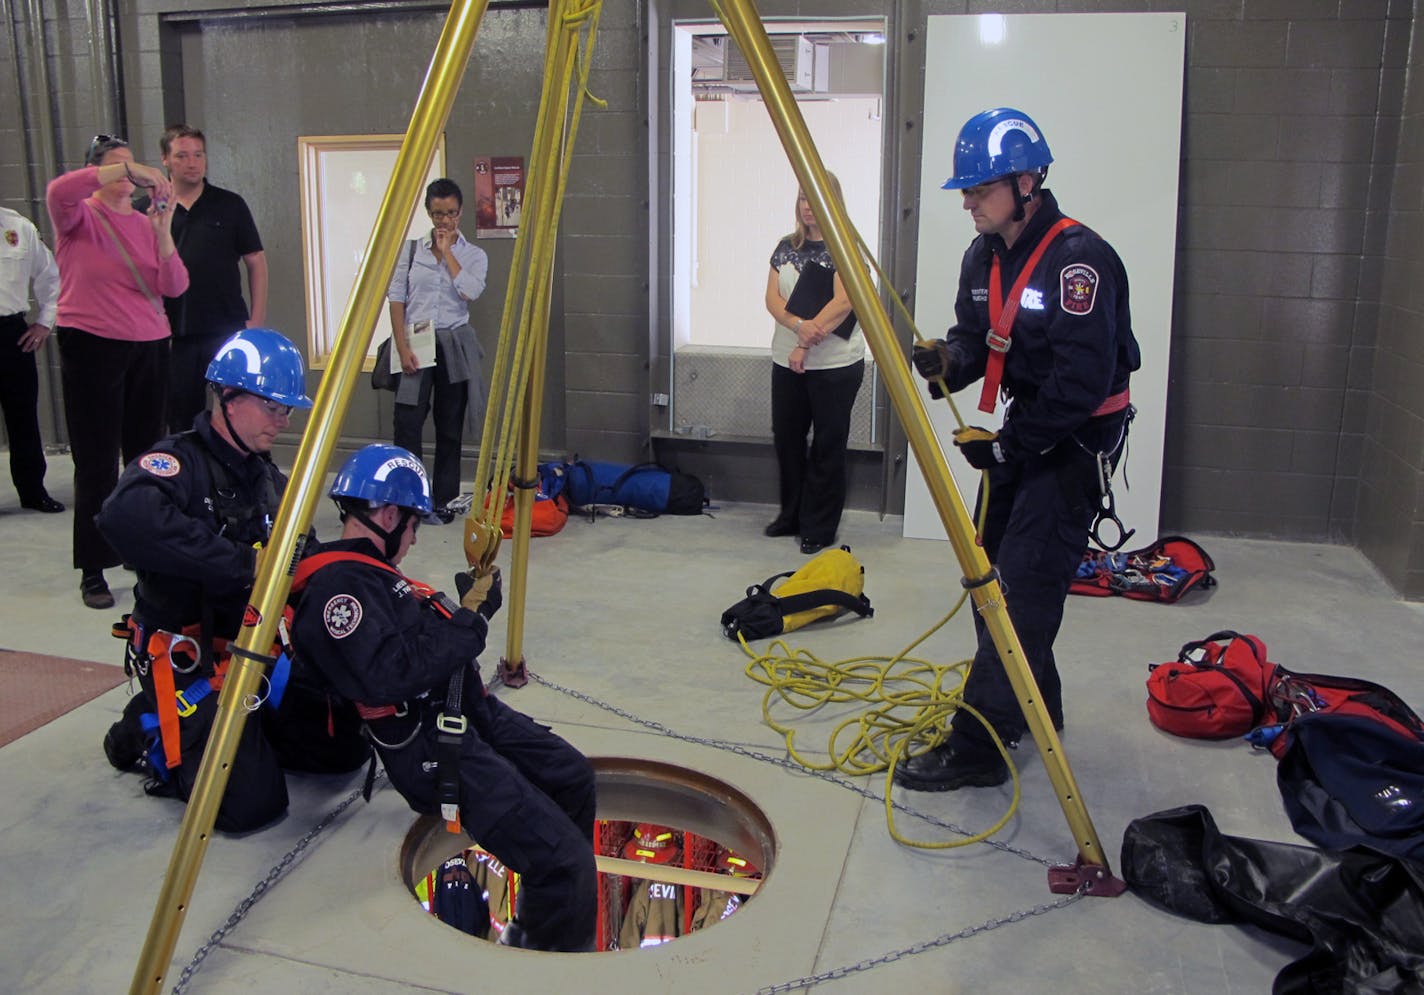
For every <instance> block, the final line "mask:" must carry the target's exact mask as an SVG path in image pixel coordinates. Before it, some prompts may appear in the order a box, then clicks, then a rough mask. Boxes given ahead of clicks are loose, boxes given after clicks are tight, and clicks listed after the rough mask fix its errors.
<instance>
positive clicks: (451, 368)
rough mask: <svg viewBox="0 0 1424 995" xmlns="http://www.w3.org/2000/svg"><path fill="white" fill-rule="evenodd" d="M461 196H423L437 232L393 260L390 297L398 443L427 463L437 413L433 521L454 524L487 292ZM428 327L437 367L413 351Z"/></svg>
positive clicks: (477, 409) (478, 393) (485, 262)
mask: <svg viewBox="0 0 1424 995" xmlns="http://www.w3.org/2000/svg"><path fill="white" fill-rule="evenodd" d="M463 207H464V195H463V194H461V192H460V188H459V186H458V185H457V184H456V183H455V181H454V180H448V179H439V180H436V181H435V182H433V183H431V184H430V186H429V187H428V188H426V191H425V211H426V213H427V214H428V215H429V216H430V221H431V224H432V225H433V226H434V227H433V228H431V230H430V234H429V235H428V236H426V237H424V238H419V239H413V240H411V241H410V242H407V243H406V245H405V249H404V250H403V251H402V252H401V254H400V256H399V257H398V258H397V259H396V269H395V272H394V273H393V274H392V275H391V283H390V287H389V288H388V289H387V291H386V297H387V298H388V299H389V300H390V314H391V341H392V343H393V344H394V346H395V350H394V355H395V356H397V357H399V360H400V366H401V377H400V383H399V385H398V386H397V388H396V399H395V444H396V445H398V446H400V447H401V448H402V449H408V450H410V452H412V453H414V454H415V457H416V458H417V459H421V460H423V459H424V450H423V447H422V445H421V435H422V433H423V431H424V427H425V418H426V415H427V414H429V413H430V409H431V404H432V402H433V403H434V407H435V467H434V471H433V472H432V473H431V475H430V478H431V485H432V487H431V489H432V492H433V500H434V508H435V510H434V511H433V512H432V515H433V517H434V518H435V519H436V520H438V521H441V522H448V521H450V520H451V519H452V518H454V517H455V511H454V510H453V509H451V507H450V503H451V502H452V501H455V500H456V499H457V498H458V497H459V496H460V444H461V437H462V435H463V432H464V427H465V418H466V415H469V417H470V422H471V431H474V430H475V429H476V428H477V427H478V424H479V420H480V417H481V416H482V414H483V412H484V406H485V392H484V371H483V368H482V365H481V360H482V359H483V358H484V352H483V350H482V349H481V348H480V344H479V341H478V340H477V339H476V338H475V330H474V329H473V328H472V327H470V311H469V308H470V301H472V300H474V299H475V298H477V297H479V296H480V294H482V293H484V289H485V275H486V274H487V273H488V271H489V257H488V256H486V255H485V252H484V250H483V249H481V248H479V247H477V246H474V245H471V244H470V243H469V242H467V241H466V240H465V236H463V235H461V234H460V213H461V211H462V210H463ZM425 323H429V324H428V326H427V327H433V329H434V332H435V356H434V364H433V365H430V364H429V359H428V358H427V360H426V361H425V364H424V365H423V364H422V360H421V358H420V357H419V356H417V355H416V353H415V352H414V351H413V350H412V348H411V338H410V333H411V332H412V331H413V330H416V329H417V327H418V326H421V325H424V324H425Z"/></svg>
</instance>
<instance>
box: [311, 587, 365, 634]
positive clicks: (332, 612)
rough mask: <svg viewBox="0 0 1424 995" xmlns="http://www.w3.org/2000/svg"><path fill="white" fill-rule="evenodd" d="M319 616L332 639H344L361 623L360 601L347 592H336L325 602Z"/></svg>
mask: <svg viewBox="0 0 1424 995" xmlns="http://www.w3.org/2000/svg"><path fill="white" fill-rule="evenodd" d="M321 617H322V621H324V622H325V623H326V631H327V632H328V633H330V634H331V638H332V639H345V638H346V637H347V636H349V635H351V633H353V632H355V631H356V626H358V625H360V624H361V602H359V601H357V600H356V599H355V598H353V597H352V596H351V595H349V594H338V595H336V596H335V597H334V598H332V599H331V600H330V601H328V602H327V603H326V607H325V608H323V609H322V611H321Z"/></svg>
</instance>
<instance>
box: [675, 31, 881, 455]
mask: <svg viewBox="0 0 1424 995" xmlns="http://www.w3.org/2000/svg"><path fill="white" fill-rule="evenodd" d="M766 28H767V33H768V35H769V36H770V39H771V43H772V48H773V49H774V51H775V52H776V54H777V57H778V60H779V61H780V63H781V67H782V71H783V72H784V73H785V76H786V79H787V82H788V83H789V84H790V86H791V89H792V92H793V93H794V94H795V95H796V100H797V105H798V108H799V109H800V111H801V114H802V116H803V118H805V121H806V126H807V128H808V129H809V131H810V133H811V137H812V139H813V141H814V142H815V144H816V148H817V149H818V151H819V152H820V155H821V158H822V160H823V162H824V163H825V165H826V168H827V169H828V170H830V171H831V172H833V173H835V174H836V175H837V176H838V177H839V179H840V181H841V186H842V189H843V190H844V193H845V199H846V203H845V207H846V211H847V213H848V215H849V216H850V220H851V222H852V223H853V224H854V225H855V226H856V228H857V229H858V230H859V231H860V234H861V237H862V238H863V239H864V240H865V243H866V244H867V245H869V246H870V247H871V248H872V250H876V249H878V247H879V244H880V225H881V219H880V205H881V201H882V196H881V187H882V164H883V159H882V155H881V150H882V148H883V141H884V133H883V125H884V122H883V120H882V119H883V108H884V87H885V44H884V29H885V24H884V19H883V18H860V19H838V20H826V21H814V22H812V21H773V22H768V23H767V25H766ZM672 63H673V64H672V67H671V68H672V73H671V78H672V79H673V81H674V84H673V93H672V141H671V148H672V164H671V180H672V191H671V192H672V198H671V204H672V211H673V218H672V225H671V232H672V244H671V250H672V254H673V258H672V291H671V301H670V303H671V318H672V320H671V323H670V327H669V328H668V330H667V333H666V334H667V341H666V342H665V343H664V344H663V345H664V348H666V349H667V355H668V356H670V357H671V366H672V369H671V378H670V388H671V391H670V393H671V396H670V397H669V398H668V399H667V406H666V408H665V409H663V408H660V409H658V410H662V411H665V412H666V423H665V424H663V425H661V426H658V427H661V428H662V429H663V430H665V431H668V432H671V433H673V434H677V435H684V436H690V437H694V438H722V439H732V440H754V441H756V440H765V439H769V438H770V435H771V413H770V408H771V405H770V362H771V360H770V343H771V333H772V328H773V324H772V320H771V317H770V316H769V315H768V314H767V313H766V309H765V306H764V304H763V295H764V291H765V288H766V277H767V271H768V267H769V262H770V257H771V253H772V251H773V249H775V247H776V244H777V242H778V241H779V240H780V239H781V238H782V237H783V236H784V235H785V234H786V233H787V232H789V231H791V230H792V227H793V225H794V213H793V212H794V207H795V201H796V194H797V182H796V177H795V174H794V173H793V172H792V170H791V165H790V163H789V162H788V161H787V158H786V153H785V151H784V150H783V148H782V146H781V142H780V140H779V139H778V137H777V135H776V131H775V128H774V127H773V126H772V123H771V118H770V116H769V115H768V114H767V111H766V107H765V105H764V104H763V103H762V100H761V96H760V94H759V93H758V91H757V87H756V81H755V80H754V79H753V77H752V73H751V70H750V68H749V67H748V66H747V63H746V60H745V58H744V57H743V56H742V53H741V52H740V51H739V50H738V49H737V46H736V44H735V43H734V42H733V41H732V40H731V38H729V37H728V36H727V34H726V31H725V29H724V28H723V27H722V25H721V24H720V23H717V22H712V23H707V22H686V21H683V22H676V23H674V25H673V45H672ZM875 390H876V376H875V370H874V364H873V362H871V363H869V369H868V371H867V376H866V377H865V381H864V384H863V386H862V388H861V394H860V397H859V398H858V399H857V401H856V406H855V413H854V414H853V416H852V427H851V445H852V447H855V448H870V449H874V448H879V447H880V445H881V432H880V430H879V428H880V427H879V426H878V425H877V424H876V419H875V405H874V397H875ZM655 425H656V422H655Z"/></svg>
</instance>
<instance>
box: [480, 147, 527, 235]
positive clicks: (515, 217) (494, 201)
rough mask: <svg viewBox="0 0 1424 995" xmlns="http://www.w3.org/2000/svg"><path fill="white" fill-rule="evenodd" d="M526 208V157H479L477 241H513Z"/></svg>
mask: <svg viewBox="0 0 1424 995" xmlns="http://www.w3.org/2000/svg"><path fill="white" fill-rule="evenodd" d="M523 207H524V157H523V156H519V155H494V156H491V155H480V156H475V237H476V238H513V237H514V236H515V234H517V233H518V231H519V216H520V212H521V211H522V209H523Z"/></svg>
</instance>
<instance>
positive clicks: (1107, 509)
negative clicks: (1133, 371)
mask: <svg viewBox="0 0 1424 995" xmlns="http://www.w3.org/2000/svg"><path fill="white" fill-rule="evenodd" d="M1126 411H1127V414H1126V415H1125V416H1124V417H1123V419H1122V431H1121V432H1120V433H1119V434H1118V437H1117V442H1115V443H1113V447H1112V448H1111V449H1109V450H1108V451H1107V452H1103V451H1102V450H1098V451H1096V452H1095V451H1093V450H1091V449H1089V448H1088V447H1087V446H1085V445H1083V443H1082V442H1080V441H1079V440H1078V437H1077V436H1076V435H1073V436H1070V438H1072V440H1073V444H1074V445H1076V446H1077V447H1078V448H1079V449H1081V450H1083V452H1085V453H1087V454H1088V455H1089V456H1090V457H1092V460H1093V469H1094V470H1095V471H1097V474H1098V511H1097V514H1096V515H1094V516H1093V524H1092V526H1091V527H1090V528H1089V529H1088V537H1089V538H1090V539H1092V540H1093V542H1095V543H1097V544H1098V546H1099V547H1100V548H1102V549H1104V550H1106V551H1108V552H1109V553H1115V552H1117V551H1118V550H1119V549H1121V548H1122V547H1123V544H1124V543H1126V542H1127V540H1129V539H1131V538H1132V537H1133V536H1134V535H1136V534H1137V530H1136V529H1129V528H1127V527H1126V526H1124V525H1123V524H1122V519H1121V518H1118V517H1117V498H1115V497H1114V496H1113V489H1112V476H1113V457H1114V456H1116V455H1117V453H1118V450H1119V449H1122V450H1123V463H1124V466H1126V460H1127V453H1126V449H1125V446H1126V445H1127V427H1128V426H1129V425H1131V424H1132V419H1133V418H1134V417H1136V415H1137V409H1136V408H1135V407H1133V406H1132V405H1131V404H1129V405H1128V406H1127V408H1126ZM1123 480H1124V481H1125V480H1127V470H1126V469H1124V470H1123ZM1104 523H1111V524H1112V526H1113V527H1114V528H1116V529H1117V542H1113V543H1109V542H1107V541H1105V540H1104V539H1103V525H1104Z"/></svg>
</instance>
